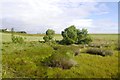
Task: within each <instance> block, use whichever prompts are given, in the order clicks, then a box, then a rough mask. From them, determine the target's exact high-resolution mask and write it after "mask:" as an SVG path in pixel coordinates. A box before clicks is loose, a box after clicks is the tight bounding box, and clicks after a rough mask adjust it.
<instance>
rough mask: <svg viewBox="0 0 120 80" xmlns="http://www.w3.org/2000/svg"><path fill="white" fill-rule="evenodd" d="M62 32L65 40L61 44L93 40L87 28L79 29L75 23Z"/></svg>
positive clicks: (84, 42) (86, 42)
mask: <svg viewBox="0 0 120 80" xmlns="http://www.w3.org/2000/svg"><path fill="white" fill-rule="evenodd" d="M61 34H62V36H63V40H61V42H60V43H61V44H67V45H69V44H76V43H77V44H88V43H90V42H92V39H91V37H90V36H89V35H88V31H87V29H82V30H79V29H76V27H75V26H74V25H72V26H70V27H68V28H66V29H65V30H64V31H62V33H61Z"/></svg>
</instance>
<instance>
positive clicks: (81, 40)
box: [77, 28, 92, 44]
mask: <svg viewBox="0 0 120 80" xmlns="http://www.w3.org/2000/svg"><path fill="white" fill-rule="evenodd" d="M77 37H78V44H89V43H90V42H91V41H92V39H91V37H90V35H89V34H88V31H87V29H84V28H83V29H82V30H77Z"/></svg>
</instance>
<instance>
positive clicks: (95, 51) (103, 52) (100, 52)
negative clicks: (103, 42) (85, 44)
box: [86, 48, 113, 56]
mask: <svg viewBox="0 0 120 80" xmlns="http://www.w3.org/2000/svg"><path fill="white" fill-rule="evenodd" d="M86 52H87V53H89V54H95V55H101V56H107V55H110V56H111V55H113V52H112V51H110V50H103V49H99V48H90V49H88V50H87V51H86Z"/></svg>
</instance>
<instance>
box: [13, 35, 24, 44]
mask: <svg viewBox="0 0 120 80" xmlns="http://www.w3.org/2000/svg"><path fill="white" fill-rule="evenodd" d="M12 42H13V43H23V42H24V38H22V37H20V36H19V37H17V36H12Z"/></svg>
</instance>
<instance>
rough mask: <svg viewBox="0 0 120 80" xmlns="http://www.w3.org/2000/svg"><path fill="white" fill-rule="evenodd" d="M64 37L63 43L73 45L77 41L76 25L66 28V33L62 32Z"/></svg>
mask: <svg viewBox="0 0 120 80" xmlns="http://www.w3.org/2000/svg"><path fill="white" fill-rule="evenodd" d="M62 36H63V40H62V41H63V43H66V44H73V43H75V42H76V40H77V29H76V27H75V26H74V25H72V26H70V27H68V28H66V29H65V30H64V31H62Z"/></svg>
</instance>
